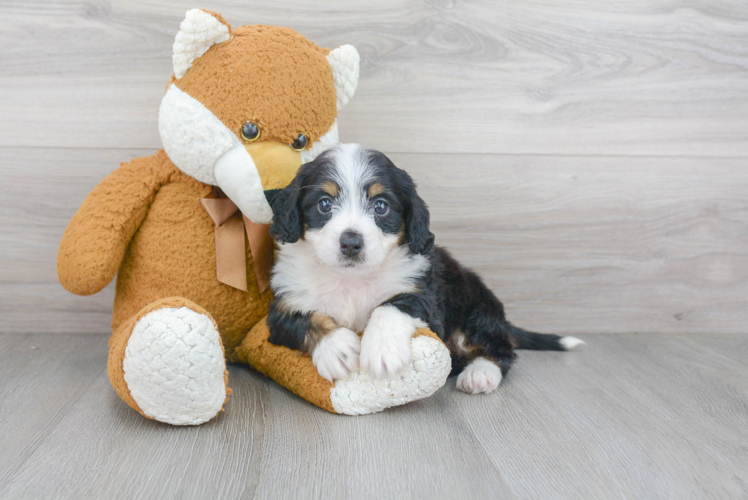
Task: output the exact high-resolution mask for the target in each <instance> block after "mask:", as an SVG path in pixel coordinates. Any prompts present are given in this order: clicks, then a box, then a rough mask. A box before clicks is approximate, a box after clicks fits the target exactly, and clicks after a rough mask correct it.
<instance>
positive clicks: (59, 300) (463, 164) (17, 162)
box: [0, 148, 748, 333]
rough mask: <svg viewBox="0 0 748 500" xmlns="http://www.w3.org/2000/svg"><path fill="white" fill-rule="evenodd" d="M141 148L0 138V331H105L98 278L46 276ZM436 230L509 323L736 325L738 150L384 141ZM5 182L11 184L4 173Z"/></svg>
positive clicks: (742, 230)
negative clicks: (665, 152) (502, 149)
mask: <svg viewBox="0 0 748 500" xmlns="http://www.w3.org/2000/svg"><path fill="white" fill-rule="evenodd" d="M147 152H148V151H147V150H107V149H64V148H60V149H55V148H43V149H29V148H0V185H2V186H5V187H6V188H5V189H6V191H5V199H6V203H5V204H3V205H2V206H0V245H1V248H2V251H1V252H0V331H5V332H24V331H30V332H67V333H77V332H81V333H82V332H86V333H89V332H90V333H93V332H106V331H108V329H109V324H110V321H111V304H112V297H113V291H112V286H110V287H108V288H107V289H106V290H105V291H104V292H102V293H100V294H97V295H94V296H91V297H76V296H73V295H71V294H69V293H67V292H66V291H65V290H63V289H62V287H61V286H60V285H59V284H58V282H57V275H56V270H55V259H56V255H57V247H58V245H59V241H60V238H61V237H62V232H63V231H64V228H65V226H66V225H67V222H68V220H69V219H70V217H72V215H73V213H74V212H75V210H76V209H77V207H78V205H79V204H80V202H81V201H82V200H83V198H84V197H85V195H86V194H87V193H88V192H89V191H90V190H91V189H92V188H93V186H94V185H95V184H96V183H97V182H99V181H100V180H101V179H103V178H104V177H105V176H106V175H107V174H108V173H109V172H110V171H111V170H113V169H114V168H116V166H117V165H118V162H119V161H122V160H128V159H130V158H132V157H134V156H137V155H142V154H146V153H147ZM392 159H393V161H395V163H396V164H397V165H399V166H400V167H402V168H404V169H406V170H407V171H409V172H410V173H411V174H412V175H413V177H414V178H415V179H416V181H417V182H418V184H419V190H420V193H421V195H422V196H423V198H424V199H425V200H426V202H427V203H428V205H429V207H430V210H431V220H432V229H433V231H434V233H435V234H436V236H437V243H438V244H441V245H443V246H446V247H447V248H448V249H450V250H451V251H452V252H453V253H454V254H455V256H456V257H457V258H458V259H460V261H462V262H463V263H465V264H466V265H469V266H470V267H472V268H474V269H475V270H477V271H478V272H479V273H480V274H481V275H482V276H483V277H484V278H485V280H486V282H487V283H488V285H489V286H490V287H491V288H492V289H493V290H494V291H495V292H496V293H497V294H498V295H499V297H500V298H501V299H502V300H503V301H504V303H505V304H506V306H507V311H508V314H509V318H510V319H511V320H512V321H514V322H515V323H517V324H519V325H522V326H525V327H528V328H533V329H538V330H548V331H556V332H560V333H613V332H671V333H676V332H677V333H683V332H706V331H711V332H725V333H730V332H731V333H742V332H744V329H745V323H746V314H748V313H747V312H746V307H745V297H746V296H748V265H747V264H746V262H748V198H746V196H745V193H746V192H748V170H747V169H745V168H744V166H745V162H744V161H743V160H742V159H733V158H722V159H718V158H713V159H709V160H705V159H702V158H659V157H635V158H625V157H595V156H581V157H566V156H547V157H546V156H537V155H520V156H501V155H467V156H465V155H442V154H394V155H392ZM9 186H12V187H13V188H12V189H10V188H8V187H9Z"/></svg>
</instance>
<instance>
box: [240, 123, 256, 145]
mask: <svg viewBox="0 0 748 500" xmlns="http://www.w3.org/2000/svg"><path fill="white" fill-rule="evenodd" d="M259 138H260V126H259V125H257V124H256V123H254V122H250V121H247V122H244V123H243V124H242V139H243V140H244V142H254V141H256V140H257V139H259Z"/></svg>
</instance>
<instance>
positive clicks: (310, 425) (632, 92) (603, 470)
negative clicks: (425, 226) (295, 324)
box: [0, 0, 748, 500]
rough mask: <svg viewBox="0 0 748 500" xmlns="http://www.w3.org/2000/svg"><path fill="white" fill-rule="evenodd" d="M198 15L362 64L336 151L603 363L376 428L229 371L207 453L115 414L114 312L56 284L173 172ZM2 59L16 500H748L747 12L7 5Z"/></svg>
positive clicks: (193, 433)
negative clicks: (100, 231) (115, 213)
mask: <svg viewBox="0 0 748 500" xmlns="http://www.w3.org/2000/svg"><path fill="white" fill-rule="evenodd" d="M195 6H200V7H205V8H209V9H211V10H214V11H217V12H220V13H222V14H223V15H224V16H225V17H226V19H227V20H228V21H229V22H231V23H232V24H234V25H241V24H278V25H285V26H289V27H292V28H294V29H296V30H298V31H299V32H300V33H302V34H303V35H305V36H307V37H308V38H310V39H311V40H313V41H315V42H316V43H318V44H320V45H322V46H326V47H335V46H337V45H340V44H343V43H351V44H353V45H355V46H356V47H357V48H358V50H359V52H360V53H361V56H362V66H361V81H360V84H359V87H358V90H357V92H356V96H355V97H354V99H353V100H352V101H351V103H350V105H349V106H348V107H347V108H346V109H344V110H343V111H342V112H341V115H340V117H339V118H340V119H339V121H340V131H341V138H342V140H343V141H347V142H352V141H356V142H362V143H364V144H367V145H369V146H372V147H376V148H379V149H382V150H383V151H384V152H385V153H387V154H389V155H391V157H392V158H393V160H394V161H395V162H396V163H397V164H398V165H399V166H401V167H403V168H405V169H406V170H408V171H409V172H410V173H411V174H412V175H413V176H414V178H415V179H416V181H417V182H418V183H419V186H420V190H421V194H422V195H423V196H424V198H425V199H426V201H427V202H428V204H429V206H430V208H431V211H432V221H433V229H434V232H435V233H436V236H437V241H438V243H440V244H442V245H445V246H447V247H448V248H449V249H451V250H452V251H453V253H454V254H455V255H456V256H457V257H458V258H459V259H460V260H462V261H463V262H464V263H466V264H468V265H470V266H471V267H473V268H475V269H476V270H478V271H479V272H480V273H481V274H482V275H483V276H484V277H485V279H486V281H487V282H488V284H489V285H490V286H491V288H492V289H494V290H495V291H496V292H497V293H498V295H499V296H500V297H501V298H502V299H503V300H504V302H505V303H506V305H507V311H508V314H509V317H510V318H511V319H512V320H513V321H515V322H516V323H517V324H520V325H522V326H525V327H529V328H535V329H543V330H553V331H557V332H559V333H572V334H579V333H581V334H586V335H583V336H584V338H585V340H587V342H588V343H589V345H590V348H589V349H588V350H587V351H586V352H575V353H567V354H559V353H530V352H527V353H524V352H523V353H522V355H521V359H520V361H519V362H518V364H517V365H516V367H515V368H514V369H513V370H512V372H511V374H510V375H509V377H508V378H507V379H506V381H505V384H504V386H503V387H502V388H501V389H500V390H499V391H498V392H496V393H495V394H493V395H490V396H485V397H472V396H467V395H464V394H461V393H459V392H457V391H456V390H455V388H454V381H450V382H449V383H448V384H447V386H446V387H444V388H443V389H442V390H441V391H440V392H439V393H438V394H437V395H435V396H434V397H432V398H430V399H428V400H426V401H421V402H417V403H414V404H411V405H409V406H407V407H403V408H397V409H394V410H391V411H388V412H385V413H382V414H378V415H372V416H367V417H358V418H350V417H340V416H334V415H330V414H327V413H325V412H323V411H321V410H318V409H316V408H314V407H311V406H310V405H308V404H306V403H304V402H302V401H300V400H298V399H297V398H295V397H294V396H292V395H290V394H289V393H287V392H286V391H285V390H283V389H282V388H280V387H279V386H277V385H275V384H273V383H271V382H269V381H268V380H267V379H265V378H264V377H262V376H259V375H258V374H257V373H255V372H252V371H251V370H249V369H247V368H245V367H240V366H234V367H231V385H232V387H233V389H234V396H233V397H232V400H231V402H230V404H229V406H228V411H227V413H226V414H224V415H222V416H221V417H219V418H218V419H216V421H214V422H210V423H208V424H206V425H203V426H201V427H197V428H174V427H169V426H167V425H161V424H158V423H155V422H152V421H148V420H146V419H143V418H142V417H140V416H139V415H137V414H135V413H134V412H133V411H131V410H130V409H129V408H127V407H126V406H125V405H124V403H122V402H121V401H120V400H119V399H118V398H117V396H116V395H115V394H114V392H113V390H112V389H111V388H110V387H109V383H108V381H107V378H106V373H105V368H106V349H107V347H106V344H107V334H108V331H109V323H110V320H111V304H112V297H113V289H112V287H109V288H107V289H106V290H105V291H103V292H102V293H100V294H97V295H94V296H91V297H75V296H73V295H71V294H69V293H67V292H65V291H64V290H63V289H62V288H61V287H60V285H59V283H58V282H57V277H56V272H55V257H56V252H57V246H58V244H59V240H60V237H61V236H62V232H63V231H64V228H65V225H66V224H67V222H68V220H69V219H70V217H71V216H72V215H73V213H74V212H75V210H76V209H77V207H78V205H79V204H80V203H81V201H82V200H83V198H84V197H85V196H86V194H87V193H88V192H89V191H90V190H91V189H92V188H93V187H94V186H95V185H96V184H97V183H98V182H99V181H101V179H103V178H104V177H105V176H106V175H107V174H108V173H109V172H111V171H112V170H113V169H114V168H116V166H117V165H118V164H119V162H121V161H127V160H129V159H131V158H134V157H136V156H143V155H149V154H152V153H153V152H154V151H155V150H156V149H158V148H159V147H160V140H159V135H158V130H157V113H158V107H159V102H160V100H161V98H162V96H163V92H164V85H165V83H166V82H167V81H168V79H169V76H170V75H171V73H172V69H171V45H172V43H173V40H174V36H175V34H176V32H177V30H178V27H179V23H180V21H181V19H182V17H183V16H184V12H185V11H186V9H188V8H192V7H195ZM0 45H2V47H3V50H1V51H0V68H1V69H0V193H1V194H2V197H3V201H2V203H0V499H2V500H5V499H8V500H16V499H25V498H30V499H37V498H39V499H41V498H44V499H47V498H55V499H57V498H72V499H81V498H92V499H101V498H106V499H109V498H154V499H168V498H179V499H186V498H293V497H298V498H362V499H365V498H407V497H413V498H429V499H436V498H570V499H577V498H594V499H601V498H605V499H607V498H678V499H681V498H699V499H701V498H748V430H747V429H748V422H747V421H746V420H747V416H748V382H747V380H748V368H747V367H746V365H747V363H746V361H745V359H746V356H747V355H748V332H746V324H748V307H747V305H748V304H746V297H748V196H746V193H748V168H747V167H748V2H745V1H744V0H668V1H667V2H654V1H646V0H620V1H608V2H595V1H592V0H575V1H574V2H563V1H556V0H523V1H521V2H507V1H496V0H472V1H460V2H455V1H450V0H366V1H357V2H350V1H347V0H332V1H328V2H324V3H320V2H301V1H299V0H284V1H277V0H252V1H251V2H245V1H236V0H220V1H205V2H202V3H197V4H195V3H190V4H185V3H183V2H180V1H178V0H162V1H159V2H142V1H136V0H112V1H109V0H88V1H85V2H79V1H74V0H58V1H53V2H50V1H47V0H0ZM707 332H709V333H707Z"/></svg>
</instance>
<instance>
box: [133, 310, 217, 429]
mask: <svg viewBox="0 0 748 500" xmlns="http://www.w3.org/2000/svg"><path fill="white" fill-rule="evenodd" d="M122 368H123V370H124V376H125V382H126V383H127V388H128V389H129V391H130V394H131V395H132V397H133V399H134V400H135V402H136V403H137V404H138V407H139V408H140V410H141V411H142V412H143V413H144V414H145V415H147V416H149V417H151V418H154V419H155V420H158V421H160V422H166V423H169V424H173V425H197V424H202V423H203V422H207V421H208V420H210V419H211V418H213V417H215V416H216V414H218V412H219V411H221V408H222V407H223V404H224V402H225V401H226V392H227V391H226V381H225V372H226V361H225V359H224V354H223V347H222V344H221V338H220V336H219V335H218V331H217V330H216V327H215V325H214V323H213V321H211V319H210V318H209V317H208V316H206V315H204V314H199V313H197V312H195V311H193V310H192V309H190V308H188V307H180V308H163V309H157V310H155V311H152V312H150V313H148V314H146V315H145V316H144V317H143V318H142V319H140V321H138V323H137V324H136V325H135V327H134V328H133V331H132V333H131V334H130V338H129V340H128V343H127V348H126V350H125V358H124V360H123V363H122Z"/></svg>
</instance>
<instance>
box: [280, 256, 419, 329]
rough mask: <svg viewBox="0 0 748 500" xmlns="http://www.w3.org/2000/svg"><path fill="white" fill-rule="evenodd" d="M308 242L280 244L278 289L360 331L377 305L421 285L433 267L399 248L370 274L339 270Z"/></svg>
mask: <svg viewBox="0 0 748 500" xmlns="http://www.w3.org/2000/svg"><path fill="white" fill-rule="evenodd" d="M307 250H308V249H307V248H306V245H305V244H304V243H302V242H299V243H296V244H292V245H283V246H281V247H280V248H279V252H278V260H277V262H276V264H275V267H274V269H273V278H272V285H273V290H274V291H275V293H276V295H278V294H282V295H283V299H284V301H285V302H286V303H287V304H288V305H289V306H291V307H292V308H293V309H295V310H298V311H300V312H304V313H307V312H318V313H321V314H325V315H327V316H329V317H331V318H332V319H333V320H335V322H336V323H337V324H339V325H340V326H345V327H346V328H349V329H351V330H353V331H355V332H361V331H363V330H364V328H365V327H366V324H367V323H368V321H369V317H370V316H371V313H372V311H373V310H374V309H375V308H376V307H377V306H379V305H381V304H382V303H383V302H385V301H386V300H388V299H390V298H392V297H394V296H395V295H398V294H401V293H410V292H413V291H415V289H416V286H415V282H416V280H417V279H418V278H419V277H421V276H422V275H423V274H424V272H425V271H426V269H427V268H428V265H429V263H428V260H427V259H426V258H425V257H424V256H423V255H413V254H410V253H408V252H407V251H406V250H404V249H400V250H397V251H395V252H393V254H392V255H391V256H390V257H389V258H388V259H387V260H386V261H385V262H384V265H382V266H381V267H380V268H378V269H376V270H372V271H371V272H369V273H366V274H361V275H359V274H343V273H338V272H335V271H333V270H331V269H330V268H328V267H327V266H325V265H321V264H320V262H319V261H318V260H316V259H315V258H314V256H313V254H311V252H309V251H307Z"/></svg>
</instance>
